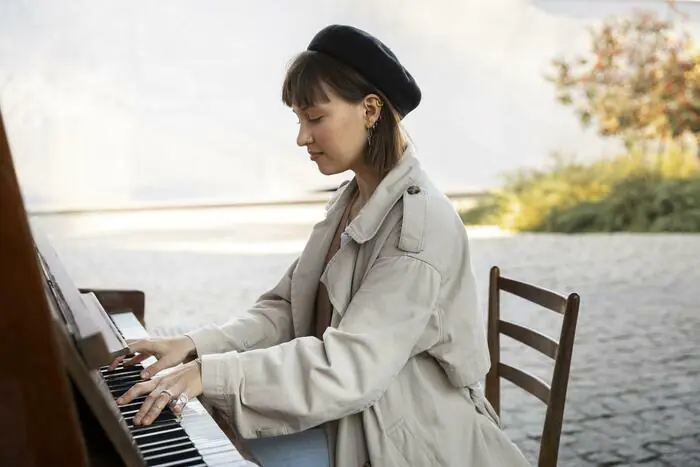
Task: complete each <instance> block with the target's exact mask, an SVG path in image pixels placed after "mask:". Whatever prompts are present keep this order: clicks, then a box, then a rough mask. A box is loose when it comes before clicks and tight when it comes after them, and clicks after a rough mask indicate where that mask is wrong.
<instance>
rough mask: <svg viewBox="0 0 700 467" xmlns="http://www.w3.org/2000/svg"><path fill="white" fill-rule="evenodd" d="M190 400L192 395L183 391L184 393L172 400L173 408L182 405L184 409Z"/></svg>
mask: <svg viewBox="0 0 700 467" xmlns="http://www.w3.org/2000/svg"><path fill="white" fill-rule="evenodd" d="M189 401H190V397H189V396H188V395H187V394H185V393H184V392H183V393H182V394H180V395H179V396H178V397H177V399H175V400H173V401H171V402H170V404H171V405H172V407H173V408H175V407H177V406H181V407H182V408H183V409H184V408H185V406H186V405H187V403H188V402H189Z"/></svg>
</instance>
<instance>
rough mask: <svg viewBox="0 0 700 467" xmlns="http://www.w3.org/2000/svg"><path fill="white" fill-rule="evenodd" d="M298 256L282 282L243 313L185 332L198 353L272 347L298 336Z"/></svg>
mask: <svg viewBox="0 0 700 467" xmlns="http://www.w3.org/2000/svg"><path fill="white" fill-rule="evenodd" d="M298 261H299V259H298V258H297V259H296V260H295V261H294V262H293V263H292V265H291V266H290V267H289V269H288V270H287V272H286V273H285V274H284V276H283V277H282V279H281V280H280V281H279V283H278V284H277V285H276V286H275V287H273V288H272V289H271V290H269V291H267V292H265V293H263V294H262V295H261V296H260V297H259V298H258V300H256V302H255V305H253V307H251V308H250V309H249V310H247V311H246V312H245V313H243V315H240V316H236V317H235V318H233V319H232V320H230V321H229V322H227V323H226V324H223V325H221V326H214V325H211V326H206V327H203V328H200V329H197V330H195V331H192V332H188V333H185V335H186V336H189V337H190V339H192V340H193V341H194V344H195V347H196V348H197V354H198V355H200V356H202V355H206V354H212V353H223V352H228V351H232V350H235V351H239V352H243V351H246V350H253V349H262V348H266V347H271V346H273V345H277V344H279V343H282V342H287V341H289V340H291V339H292V337H293V336H294V333H293V327H292V309H291V288H292V273H293V271H294V268H295V267H296V265H297V262H298Z"/></svg>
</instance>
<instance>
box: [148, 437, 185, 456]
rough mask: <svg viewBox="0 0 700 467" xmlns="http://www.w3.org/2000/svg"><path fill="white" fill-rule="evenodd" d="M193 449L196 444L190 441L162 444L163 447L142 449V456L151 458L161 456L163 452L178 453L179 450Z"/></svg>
mask: <svg viewBox="0 0 700 467" xmlns="http://www.w3.org/2000/svg"><path fill="white" fill-rule="evenodd" d="M192 447H194V443H193V442H192V441H191V440H189V439H185V440H182V441H173V442H172V443H167V444H161V445H158V446H153V447H149V448H142V449H141V454H143V455H144V456H150V455H152V454H160V453H163V452H169V451H176V450H178V449H184V448H192Z"/></svg>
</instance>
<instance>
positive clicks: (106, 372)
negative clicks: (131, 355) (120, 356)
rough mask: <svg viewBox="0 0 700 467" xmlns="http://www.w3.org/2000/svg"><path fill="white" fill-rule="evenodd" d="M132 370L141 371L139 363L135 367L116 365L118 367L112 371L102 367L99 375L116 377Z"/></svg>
mask: <svg viewBox="0 0 700 467" xmlns="http://www.w3.org/2000/svg"><path fill="white" fill-rule="evenodd" d="M134 370H138V371H141V370H143V365H141V364H140V363H137V364H136V365H128V366H124V365H118V366H116V367H114V369H113V370H110V369H109V367H106V366H103V367H102V368H100V373H101V374H102V376H106V375H116V374H119V373H124V372H125V371H134Z"/></svg>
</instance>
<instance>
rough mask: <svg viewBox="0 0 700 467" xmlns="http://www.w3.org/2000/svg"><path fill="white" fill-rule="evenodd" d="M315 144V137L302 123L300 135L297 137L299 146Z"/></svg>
mask: <svg viewBox="0 0 700 467" xmlns="http://www.w3.org/2000/svg"><path fill="white" fill-rule="evenodd" d="M312 142H313V137H312V136H311V132H310V131H309V129H308V127H307V126H306V125H305V124H304V122H301V123H300V124H299V134H298V135H297V146H308V145H310V144H311V143H312Z"/></svg>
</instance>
